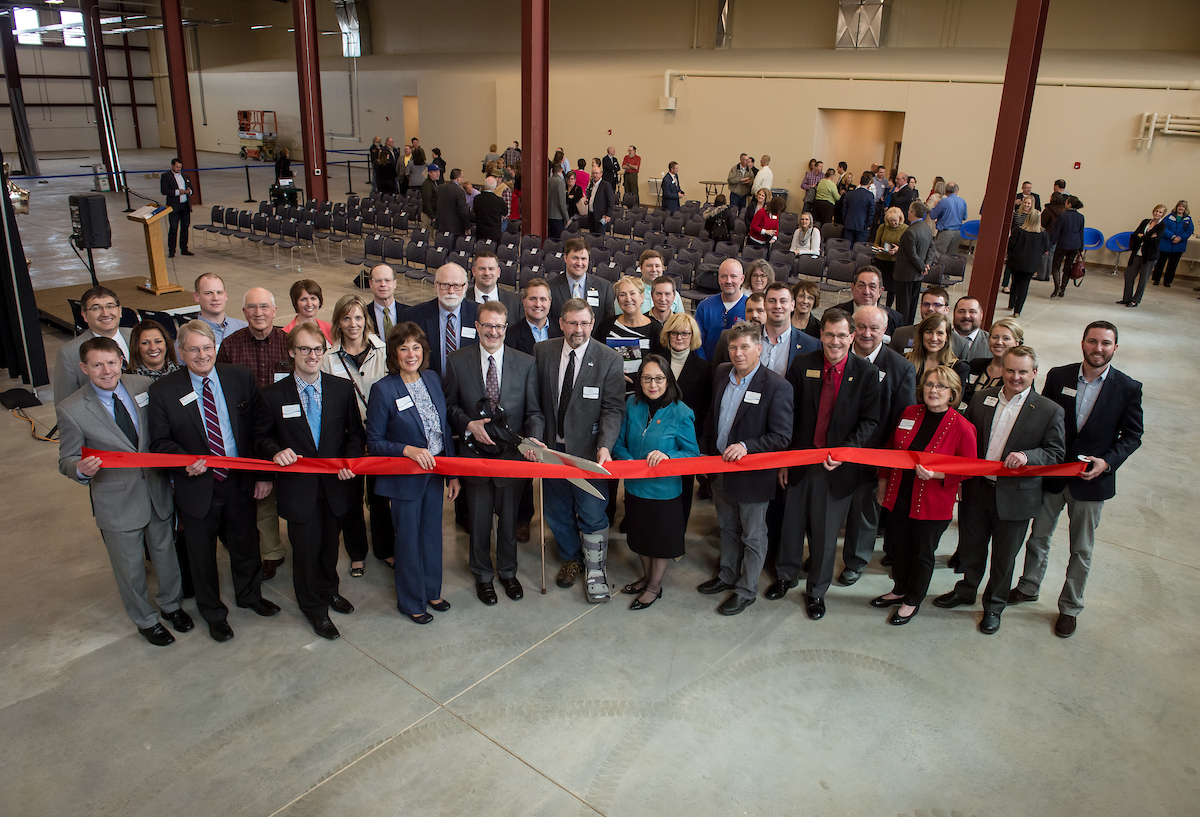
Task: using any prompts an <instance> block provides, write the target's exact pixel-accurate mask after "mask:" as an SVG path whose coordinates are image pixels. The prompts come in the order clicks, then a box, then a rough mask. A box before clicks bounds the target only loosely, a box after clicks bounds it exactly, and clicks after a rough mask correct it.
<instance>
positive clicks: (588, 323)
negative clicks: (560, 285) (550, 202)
mask: <svg viewBox="0 0 1200 817" xmlns="http://www.w3.org/2000/svg"><path fill="white" fill-rule="evenodd" d="M568 246H569V244H568ZM585 251H586V245H585ZM602 303H605V304H611V303H612V291H611V289H610V290H609V297H608V298H607V299H606V300H604V301H603V302H602ZM594 326H595V314H594V313H593V311H592V307H591V306H590V305H589V304H588V302H587V301H585V300H582V299H579V298H572V299H570V300H568V301H567V302H566V303H564V304H563V305H562V317H560V318H559V328H560V329H562V332H563V337H562V338H555V339H552V340H547V341H543V342H542V343H539V344H538V345H537V346H535V347H534V350H533V356H534V359H535V360H536V361H537V379H538V398H539V403H540V404H541V406H542V411H543V413H544V417H545V423H546V428H545V432H544V433H545V437H544V438H543V439H545V441H546V445H548V446H550V447H551V448H554V449H555V450H557V451H564V452H566V453H567V454H571V455H573V456H576V457H583V458H584V459H589V460H593V461H595V462H597V463H599V464H600V465H603V464H604V463H606V462H608V461H609V460H611V459H612V453H611V452H612V447H613V445H614V444H615V443H616V441H617V436H618V435H619V434H620V433H621V421H622V420H623V419H624V416H625V375H624V373H623V371H622V362H621V355H620V354H618V353H617V352H616V351H615V350H613V349H610V348H608V347H607V346H605V345H604V344H603V343H601V342H595V343H593V342H591V335H592V328H593V327H594ZM589 482H590V483H591V485H592V486H593V487H594V488H595V489H596V490H597V491H598V492H599V493H600V495H601V496H599V497H596V496H593V495H592V494H590V493H588V492H587V491H584V490H583V489H582V488H579V487H576V486H575V485H572V484H571V483H570V482H567V481H566V480H565V479H547V480H543V482H542V488H543V491H544V493H545V505H544V506H543V507H542V513H543V514H544V516H545V519H546V524H547V525H548V526H549V527H550V531H551V532H552V533H553V534H554V539H555V541H556V542H558V554H559V556H560V557H561V558H562V560H563V565H562V569H561V570H559V572H558V578H557V580H556V583H557V584H558V586H559V587H564V588H566V587H571V586H572V585H574V584H575V580H576V578H578V577H579V574H580V572H581V571H583V570H584V567H585V564H586V569H587V574H586V576H585V581H586V586H585V592H586V597H587V600H588V601H589V602H592V603H599V602H605V601H608V600H609V599H610V598H612V594H611V591H610V589H609V586H608V578H607V576H606V575H605V561H606V559H607V556H608V512H607V507H608V490H609V483H608V480H604V479H598V480H589ZM581 540H582V541H581Z"/></svg>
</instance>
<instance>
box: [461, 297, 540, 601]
mask: <svg viewBox="0 0 1200 817" xmlns="http://www.w3.org/2000/svg"><path fill="white" fill-rule="evenodd" d="M475 329H476V331H477V332H478V333H479V344H478V345H476V346H465V347H463V348H462V349H459V350H458V351H457V352H454V353H452V354H451V355H450V356H449V357H448V358H446V379H445V381H444V383H443V388H444V390H445V394H446V415H447V419H448V420H449V421H450V427H451V428H453V429H454V432H455V433H456V434H460V435H462V437H463V439H464V440H466V441H467V445H466V446H465V448H460V449H459V451H460V452H461V453H462V455H463V456H477V455H478V453H477V451H476V446H480V445H482V446H487V447H489V448H490V447H492V446H495V445H496V444H497V441H496V440H494V439H493V438H492V437H491V436H489V435H488V428H489V426H490V425H491V424H492V423H493V422H497V415H498V414H499V412H503V414H502V417H503V420H504V424H505V425H506V426H507V428H508V430H509V431H511V432H512V433H513V434H514V435H516V436H518V437H529V438H531V439H533V440H534V441H535V442H540V440H541V437H542V433H543V431H544V430H545V426H546V421H545V419H544V418H543V417H542V408H541V404H540V403H539V401H538V387H537V372H536V371H535V365H534V360H533V357H532V356H531V355H527V354H525V353H524V352H519V351H517V350H516V349H513V348H510V347H506V346H505V345H504V336H505V333H506V331H507V329H508V309H507V308H505V306H504V304H503V303H502V302H501V301H496V300H491V301H488V302H487V303H484V304H481V305H480V307H479V312H478V313H477V316H476V318H475ZM484 453H490V452H489V451H487V450H486V449H485V450H484ZM500 455H501V456H506V457H508V458H510V459H516V458H518V457H519V455H518V454H517V453H516V452H515V451H513V450H511V449H509V450H501V452H500ZM524 483H525V480H523V479H519V478H515V477H463V492H464V493H465V494H466V504H467V513H468V518H469V530H470V532H471V556H470V565H471V573H473V574H474V575H475V595H476V596H478V597H479V600H480V601H481V602H483V603H484V604H487V605H492V604H495V603H496V590H495V588H494V587H493V586H492V580H493V578H494V577H495V573H494V572H493V571H492V553H491V551H492V517H493V516H495V517H496V518H497V521H498V523H497V527H496V572H498V573H499V574H500V584H501V585H503V587H504V592H505V594H506V595H507V596H508V597H509V598H510V599H512V600H513V601H518V600H519V599H521V598H522V597H523V596H524V591H523V590H522V588H521V582H520V581H519V580H518V579H517V503H518V501H519V500H520V498H521V490H522V488H524Z"/></svg>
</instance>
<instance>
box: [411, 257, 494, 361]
mask: <svg viewBox="0 0 1200 817" xmlns="http://www.w3.org/2000/svg"><path fill="white" fill-rule="evenodd" d="M433 285H434V288H435V289H436V290H437V297H436V298H433V299H431V300H428V301H426V302H425V303H422V304H417V305H416V306H412V307H409V308H408V309H407V310H405V312H404V315H403V317H402V318H401V320H406V321H412V322H413V323H415V324H416V325H417V326H419V327H421V330H422V331H423V332H424V333H425V337H426V338H427V339H428V341H429V368H430V369H432V370H433V371H435V372H437V373H438V374H439V375H441V376H442V377H443V378H445V376H446V358H447V357H449V356H450V355H451V354H453V353H454V352H457V351H458V350H459V349H462V348H463V347H466V346H474V345H475V344H476V343H478V342H479V338H478V333H477V331H476V329H475V320H476V315H477V306H476V304H475V302H474V301H471V300H467V299H466V297H465V296H466V294H467V271H466V270H465V269H463V268H462V267H460V266H459V265H458V264H453V263H451V264H443V265H442V266H440V267H438V271H437V272H436V273H435V274H434V277H433Z"/></svg>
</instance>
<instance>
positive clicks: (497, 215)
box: [471, 176, 508, 246]
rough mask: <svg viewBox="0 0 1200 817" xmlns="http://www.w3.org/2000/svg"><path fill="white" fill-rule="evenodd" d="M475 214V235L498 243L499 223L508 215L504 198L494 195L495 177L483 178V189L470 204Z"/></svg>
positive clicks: (499, 234) (499, 235)
mask: <svg viewBox="0 0 1200 817" xmlns="http://www.w3.org/2000/svg"><path fill="white" fill-rule="evenodd" d="M471 210H472V212H473V213H474V215H475V237H476V238H480V239H486V240H488V241H494V242H496V244H497V246H498V245H499V244H500V237H501V231H500V224H501V222H503V221H504V219H505V218H507V217H508V205H506V204H505V203H504V199H502V198H500V197H499V196H497V195H496V178H495V177H494V176H488V177H487V178H486V179H484V180H483V190H481V191H480V192H479V195H478V196H476V197H475V201H474V202H473V203H472V204H471Z"/></svg>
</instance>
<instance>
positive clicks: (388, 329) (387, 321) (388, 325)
mask: <svg viewBox="0 0 1200 817" xmlns="http://www.w3.org/2000/svg"><path fill="white" fill-rule="evenodd" d="M382 310H383V337H384V338H385V339H386V338H387V336H388V335H390V334H391V333H392V308H391V307H390V306H385V307H382Z"/></svg>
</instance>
